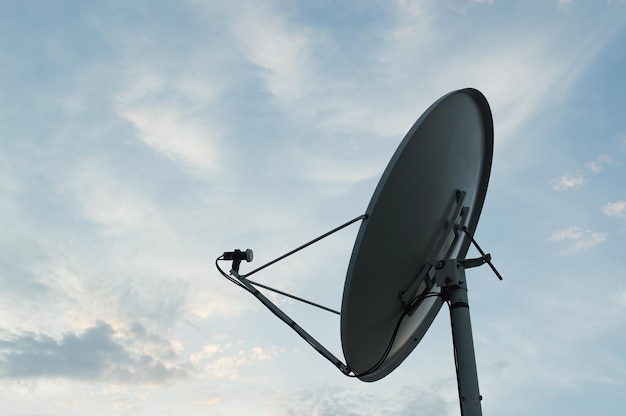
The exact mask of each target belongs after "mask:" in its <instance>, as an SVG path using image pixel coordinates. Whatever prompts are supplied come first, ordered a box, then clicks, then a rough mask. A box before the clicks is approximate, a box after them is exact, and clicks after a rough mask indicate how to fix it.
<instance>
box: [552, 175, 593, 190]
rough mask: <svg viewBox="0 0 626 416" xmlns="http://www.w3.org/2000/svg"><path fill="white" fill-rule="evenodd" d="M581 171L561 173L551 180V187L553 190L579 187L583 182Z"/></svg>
mask: <svg viewBox="0 0 626 416" xmlns="http://www.w3.org/2000/svg"><path fill="white" fill-rule="evenodd" d="M585 182H586V181H585V179H584V177H583V175H582V173H576V174H574V175H563V176H561V177H559V178H558V179H554V180H553V181H552V185H551V188H552V189H553V190H555V191H567V190H568V189H581V188H582V187H583V185H584V184H585Z"/></svg>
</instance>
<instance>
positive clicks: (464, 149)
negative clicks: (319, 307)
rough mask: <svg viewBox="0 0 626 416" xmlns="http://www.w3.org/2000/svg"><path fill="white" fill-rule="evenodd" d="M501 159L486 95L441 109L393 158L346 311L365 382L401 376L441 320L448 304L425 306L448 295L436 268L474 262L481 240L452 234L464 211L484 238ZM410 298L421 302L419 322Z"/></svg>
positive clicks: (355, 361) (348, 345)
mask: <svg viewBox="0 0 626 416" xmlns="http://www.w3.org/2000/svg"><path fill="white" fill-rule="evenodd" d="M492 154H493V122H492V118H491V111H490V109H489V104H488V103H487V100H486V98H485V97H484V96H483V95H482V94H481V93H480V92H479V91H477V90H475V89H464V90H459V91H455V92H452V93H450V94H448V95H446V96H444V97H442V98H441V99H439V100H438V101H437V102H435V103H434V104H433V105H431V106H430V108H429V109H428V110H426V112H425V113H424V114H423V115H422V116H421V117H420V118H419V119H418V120H417V121H416V122H415V124H414V125H413V127H412V128H411V129H410V130H409V132H408V133H407V135H406V136H405V138H404V140H403V141H402V142H401V143H400V145H399V146H398V149H397V150H396V152H395V154H394V155H393V157H392V158H391V161H390V162H389V164H388V165H387V168H386V169H385V171H384V173H383V175H382V177H381V179H380V181H379V183H378V186H377V187H376V190H375V192H374V195H373V196H372V199H371V201H370V203H369V206H368V207H367V211H366V215H368V218H367V221H363V222H362V223H361V228H360V229H359V233H358V235H357V238H356V242H355V245H354V249H353V251H352V257H351V259H350V263H349V266H348V273H347V277H346V282H345V286H344V292H343V301H342V306H341V343H342V347H343V353H344V356H345V358H346V361H347V364H348V366H349V367H350V368H352V369H353V371H354V372H355V374H357V375H358V377H359V378H360V379H361V380H364V381H374V380H377V379H380V378H382V377H384V376H386V375H387V374H389V373H390V372H391V371H392V370H393V369H395V368H396V367H397V366H398V365H399V364H400V363H401V362H402V361H403V360H404V359H405V358H406V357H407V356H408V355H409V353H410V352H411V351H412V350H413V348H415V346H416V345H417V344H418V342H419V341H420V340H421V338H422V336H423V335H424V333H425V332H426V330H427V329H428V327H429V326H430V324H431V323H432V321H433V319H434V318H435V316H436V315H437V312H438V311H439V309H440V308H441V305H442V304H443V299H442V297H441V296H428V297H424V298H423V299H418V297H419V296H420V295H425V294H427V293H433V292H440V291H441V288H440V287H437V285H436V284H435V281H434V276H432V275H430V274H429V273H427V269H429V268H431V266H432V264H430V262H431V261H432V260H433V259H437V260H441V259H464V258H465V255H466V253H467V250H468V248H469V244H470V242H471V240H470V239H469V238H457V239H455V238H454V237H455V235H454V233H452V232H451V230H450V225H451V223H454V221H456V219H455V218H453V217H456V215H454V211H455V210H457V209H458V208H460V206H461V205H463V206H466V207H468V208H469V210H468V211H469V212H468V214H467V215H468V218H465V219H464V222H465V224H464V225H465V226H466V227H467V229H468V232H469V234H470V235H473V234H474V230H475V229H476V224H477V223H478V217H479V216H480V212H481V209H482V206H483V201H484V199H485V193H486V192H487V183H488V181H489V173H490V171H491V159H492ZM459 191H462V192H465V197H464V199H463V201H462V203H458V196H459V195H458V193H459ZM453 243H454V244H453ZM431 274H432V273H431ZM411 287H413V289H411ZM409 290H412V293H408V291H409ZM402 292H404V295H405V298H408V300H409V301H410V300H412V299H417V301H416V305H414V307H415V310H414V311H413V312H412V314H411V316H408V315H405V309H406V307H407V304H408V302H406V301H404V302H403V299H402V297H401V296H400V294H401V293H402ZM400 321H401V322H400ZM398 325H399V328H396V326H398ZM394 331H396V335H395V337H394V336H393V334H394ZM392 338H395V339H394V340H393V345H390V342H391V339H392ZM388 348H389V351H387V349H388ZM386 351H387V352H386ZM383 357H384V358H383ZM381 359H382V361H381Z"/></svg>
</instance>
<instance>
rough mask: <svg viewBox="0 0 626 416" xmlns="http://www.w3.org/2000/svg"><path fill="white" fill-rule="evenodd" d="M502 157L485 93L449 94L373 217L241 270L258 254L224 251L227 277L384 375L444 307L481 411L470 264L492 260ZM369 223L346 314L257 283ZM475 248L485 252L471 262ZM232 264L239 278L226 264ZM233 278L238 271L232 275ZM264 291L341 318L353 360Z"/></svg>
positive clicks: (458, 359)
mask: <svg viewBox="0 0 626 416" xmlns="http://www.w3.org/2000/svg"><path fill="white" fill-rule="evenodd" d="M492 156H493V121H492V118H491V110H490V109H489V104H488V103H487V100H486V98H485V97H484V96H483V95H482V94H481V93H480V92H479V91H478V90H475V89H472V88H467V89H463V90H458V91H454V92H451V93H449V94H447V95H445V96H444V97H442V98H440V99H439V100H438V101H436V102H435V103H434V104H433V105H431V106H430V108H428V110H426V112H425V113H424V114H423V115H422V116H421V117H420V118H419V119H418V120H417V121H416V122H415V124H414V125H413V127H412V128H411V129H410V130H409V132H408V133H407V135H406V136H405V138H404V140H402V142H401V143H400V145H399V146H398V149H397V150H396V152H395V154H394V155H393V157H392V158H391V161H390V162H389V164H388V165H387V168H386V169H385V171H384V173H383V175H382V177H381V179H380V182H379V183H378V186H377V187H376V190H375V191H374V195H373V196H372V199H371V201H370V203H369V206H368V207H367V210H366V212H365V214H363V215H360V216H358V217H356V218H354V219H352V220H350V221H348V222H346V223H345V224H343V225H341V226H339V227H337V228H335V229H333V230H331V231H329V232H327V233H325V234H323V235H321V236H320V237H317V238H316V239H314V240H311V241H309V242H308V243H306V244H303V245H301V246H299V247H297V248H295V249H293V250H292V251H290V252H288V253H286V254H284V255H282V256H280V257H278V258H276V259H274V260H272V261H270V262H268V263H266V264H264V265H262V266H260V267H258V268H256V269H254V270H252V271H251V272H248V273H245V274H240V273H239V268H240V265H241V262H242V261H243V260H246V261H247V262H250V261H252V258H253V255H252V250H246V251H241V250H235V251H229V252H224V254H222V255H221V256H219V257H218V258H217V259H216V261H215V264H216V266H217V268H218V270H219V271H220V273H221V274H222V275H223V276H224V277H225V278H227V279H228V280H230V281H231V282H233V283H234V284H236V285H238V286H240V287H241V288H243V289H245V290H246V291H248V292H250V293H251V294H252V295H254V296H255V297H256V298H257V299H259V301H261V303H263V304H264V305H265V306H266V307H267V308H268V309H270V310H271V311H272V312H273V313H274V314H275V315H276V316H277V317H278V318H279V319H281V320H282V321H283V322H285V323H286V324H287V325H289V326H290V327H291V328H292V329H293V330H294V331H295V332H296V333H298V335H300V336H301V337H302V338H303V339H304V340H305V341H306V342H308V343H309V344H310V345H311V346H312V347H313V348H314V349H316V350H317V351H318V352H319V353H320V354H321V355H323V356H324V357H325V358H326V359H328V360H329V361H330V362H332V363H333V364H334V365H335V366H336V367H337V368H338V369H339V370H340V371H341V372H343V373H344V374H346V375H348V376H351V377H358V378H359V379H360V380H362V381H375V380H379V379H381V378H383V377H385V376H386V375H388V374H389V373H391V372H392V371H393V370H394V369H395V368H396V367H398V366H399V365H400V364H401V363H402V361H404V359H405V358H406V357H407V356H408V355H409V354H410V353H411V351H413V349H414V348H415V346H416V345H417V344H418V343H419V341H420V340H421V339H422V337H423V336H424V334H425V333H426V331H427V330H428V328H429V327H430V325H431V323H432V322H433V320H434V319H435V316H436V315H437V313H438V312H439V310H440V308H441V306H442V304H443V303H444V302H447V303H448V304H449V306H450V321H451V327H452V339H453V349H454V359H455V367H456V371H457V385H458V389H459V402H460V405H461V414H463V415H464V416H479V415H481V414H482V411H481V406H480V400H481V399H482V397H481V396H480V394H479V390H478V375H477V371H476V359H475V355H474V343H473V339H472V330H471V323H470V315H469V303H468V298H467V283H466V280H467V279H466V278H465V269H467V268H470V267H476V266H480V265H483V264H485V263H487V264H489V266H490V267H491V269H492V270H493V271H494V273H495V274H496V275H497V276H498V278H500V279H502V277H501V276H500V274H499V273H498V271H497V270H496V269H495V268H494V267H493V265H492V264H491V256H490V255H489V254H485V253H484V252H483V251H482V249H481V248H480V247H479V246H478V244H477V243H476V241H475V240H474V237H473V235H474V232H475V230H476V225H477V223H478V218H479V217H480V212H481V210H482V207H483V202H484V200H485V194H486V192H487V184H488V182H489V174H490V171H491V159H492ZM357 221H362V222H361V228H360V229H359V232H358V235H357V238H356V242H355V244H354V248H353V251H352V256H351V258H350V263H349V265H348V271H347V276H346V282H345V286H344V291H343V299H342V305H341V312H338V311H335V310H333V309H330V308H327V307H325V306H322V305H319V304H316V303H314V302H311V301H308V300H306V299H303V298H300V297H297V296H294V295H291V294H289V293H285V292H282V291H280V290H277V289H273V288H271V287H269V286H266V285H263V284H260V283H256V282H253V281H252V280H249V279H248V277H249V276H251V275H252V274H254V273H256V272H258V271H261V270H263V269H265V268H266V267H269V266H271V265H273V264H274V263H276V262H278V261H280V260H283V259H284V258H286V257H289V256H291V255H292V254H294V253H296V252H298V251H300V250H302V249H304V248H306V247H308V246H310V245H311V244H314V243H316V242H318V241H320V240H321V239H323V238H325V237H327V236H329V235H331V234H333V233H335V232H337V231H339V230H341V229H343V228H345V227H347V226H349V225H350V224H353V223H355V222H357ZM470 244H474V245H475V247H476V248H477V250H478V251H479V252H480V254H481V257H478V258H472V259H466V255H467V251H468V249H469V245H470ZM223 260H230V261H232V269H231V271H230V275H228V274H226V273H225V272H224V270H222V269H221V268H220V266H219V264H218V262H219V261H223ZM231 276H232V277H231ZM258 288H262V289H266V290H271V291H274V292H276V293H279V294H281V295H284V296H289V297H291V298H293V299H296V300H298V301H303V302H306V303H308V304H310V305H313V306H316V307H320V308H322V309H325V310H327V311H330V312H334V313H337V314H340V315H341V324H340V326H341V345H342V349H343V354H344V357H345V359H346V363H345V364H344V363H343V362H342V361H341V360H339V359H338V358H337V357H336V356H335V355H334V354H333V353H332V352H330V351H329V350H327V349H326V348H325V347H324V346H323V345H321V344H320V343H319V342H318V341H317V340H316V339H315V338H313V337H312V336H311V335H310V334H309V333H308V332H306V331H305V330H304V329H303V328H302V327H300V326H299V325H298V324H297V323H296V322H294V321H293V319H291V318H290V317H289V316H288V315H287V314H286V313H285V312H283V311H282V310H281V309H280V308H279V307H278V306H277V305H275V304H274V303H273V302H272V301H271V300H270V299H269V298H267V297H266V296H265V295H263V294H262V293H261V291H260V290H259V289H258Z"/></svg>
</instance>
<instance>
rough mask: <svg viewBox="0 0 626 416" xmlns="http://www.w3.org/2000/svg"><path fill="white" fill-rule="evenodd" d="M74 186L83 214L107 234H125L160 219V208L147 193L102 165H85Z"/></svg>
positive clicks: (72, 186)
mask: <svg viewBox="0 0 626 416" xmlns="http://www.w3.org/2000/svg"><path fill="white" fill-rule="evenodd" d="M70 186H71V188H72V189H73V191H74V195H75V198H76V200H77V201H78V204H79V206H80V208H81V210H82V213H83V215H84V216H85V217H86V218H87V219H88V220H90V221H93V222H95V223H98V224H100V225H102V226H103V227H104V230H105V233H107V234H111V235H123V234H126V233H128V232H130V231H132V230H136V229H138V228H141V227H146V226H148V225H152V226H154V225H155V223H156V222H157V221H159V213H158V209H157V208H156V206H155V205H154V204H153V203H152V202H151V201H150V200H149V199H148V198H147V197H146V196H145V195H142V193H141V192H140V191H139V190H137V189H134V188H133V187H132V186H131V185H129V184H128V183H125V182H123V181H121V180H120V179H119V178H116V177H114V176H112V175H110V174H108V173H107V172H105V171H103V170H101V169H100V168H99V167H95V166H90V165H89V164H87V163H85V164H83V167H82V168H81V169H79V170H78V171H77V173H76V174H75V177H74V178H73V182H72V183H71V184H70Z"/></svg>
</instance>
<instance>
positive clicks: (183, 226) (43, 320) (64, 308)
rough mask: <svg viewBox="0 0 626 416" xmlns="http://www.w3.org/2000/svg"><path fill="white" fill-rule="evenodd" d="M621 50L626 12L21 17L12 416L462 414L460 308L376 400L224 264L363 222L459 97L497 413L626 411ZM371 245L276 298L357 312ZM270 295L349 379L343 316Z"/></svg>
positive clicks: (166, 6)
mask: <svg viewBox="0 0 626 416" xmlns="http://www.w3.org/2000/svg"><path fill="white" fill-rule="evenodd" d="M624 44H626V2H624V1H623V0H621V1H620V0H608V1H605V0H593V1H591V0H588V1H583V0H558V1H557V0H511V1H503V0H491V1H490V0H443V1H434V0H432V1H429V0H416V1H408V0H403V1H399V0H398V1H388V2H386V1H385V2H383V1H370V0H360V1H356V0H354V1H350V0H345V1H337V2H330V1H317V2H307V1H297V0H290V1H287V0H285V1H278V0H276V1H274V0H256V1H245V0H242V1H231V2H220V1H200V0H196V1H194V0H179V1H164V0H152V1H148V0H136V1H132V2H127V1H120V0H112V1H99V0H96V1H90V2H82V1H63V0H59V1H55V2H47V1H35V0H26V1H19V2H18V1H10V0H2V1H0V64H1V70H0V317H2V318H1V320H0V403H2V404H1V405H0V408H1V409H2V411H1V413H2V414H3V415H11V416H13V415H15V416H26V415H38V416H44V415H46V416H47V415H84V414H90V415H151V416H152V415H174V414H175V415H207V414H210V415H224V416H230V415H241V414H254V415H276V416H300V415H318V416H327V415H328V416H330V415H339V416H360V415H372V414H387V415H399V416H402V415H407V416H408V415H440V416H444V415H445V416H447V415H458V414H459V406H458V400H457V392H456V380H455V373H454V359H453V355H452V342H451V334H450V322H449V316H448V313H447V311H446V310H445V307H444V308H443V309H442V310H441V312H440V313H439V315H438V316H437V318H436V319H435V321H434V323H433V325H432V326H431V328H430V330H429V331H428V333H427V334H426V335H425V337H424V338H423V340H422V341H421V343H420V344H419V345H418V346H417V348H416V349H415V350H414V351H413V353H412V354H411V355H410V356H409V357H408V358H407V359H406V361H405V362H404V363H403V364H402V365H401V366H400V367H398V368H397V369H396V370H395V371H394V372H392V373H391V374H390V375H388V376H387V377H385V378H383V379H382V380H380V381H377V382H373V383H364V382H361V381H358V380H355V379H351V378H347V377H345V376H344V375H342V374H341V373H340V372H339V371H338V370H337V369H336V368H335V367H334V366H332V364H330V363H329V362H327V361H326V360H325V359H324V358H323V357H321V356H319V355H318V354H317V353H316V352H315V351H314V350H313V349H312V348H310V346H308V345H307V344H306V343H305V342H304V341H303V340H302V339H300V337H299V336H298V335H297V334H295V333H294V332H292V331H291V330H290V328H288V327H287V326H286V325H285V324H284V323H283V322H281V321H279V320H278V319H276V318H275V317H274V315H273V314H272V313H271V312H269V311H268V310H266V309H265V308H264V307H263V305H261V304H260V303H259V302H258V301H257V300H256V299H255V298H254V297H252V296H250V295H249V294H248V293H246V292H244V291H242V290H241V289H240V288H238V287H236V286H234V285H233V284H231V283H230V282H228V281H227V280H226V279H224V278H222V277H221V276H220V275H219V273H218V272H217V271H216V269H215V267H214V260H215V258H216V257H217V256H219V255H220V254H221V253H222V252H224V251H228V250H232V249H234V248H241V249H246V248H251V249H253V250H254V252H255V259H254V262H253V263H250V264H243V265H242V272H245V271H249V270H251V269H252V268H253V267H254V266H255V265H256V266H258V265H261V264H263V263H264V262H266V261H269V260H271V259H273V258H275V257H278V256H279V255H281V254H283V253H285V252H287V251H289V250H291V249H292V248H294V247H296V246H298V245H300V244H302V243H304V242H306V241H308V240H310V239H312V238H314V237H316V236H318V235H320V234H322V233H324V232H326V231H328V230H330V229H331V228H333V227H335V226H337V225H339V224H342V223H343V222H345V221H348V220H350V219H352V218H354V217H356V216H358V215H361V214H362V213H364V212H365V209H366V207H367V204H368V202H369V199H370V197H371V195H372V192H373V191H374V189H375V187H376V184H377V182H378V180H379V178H380V176H381V174H382V172H383V170H384V169H385V166H386V164H387V162H388V161H389V159H390V157H391V156H392V155H393V152H394V151H395V149H396V147H397V146H398V144H399V143H400V142H401V140H402V138H403V137H404V134H405V133H406V132H407V131H408V130H409V128H410V127H411V125H412V124H413V123H414V122H415V120H416V119H417V118H418V117H419V116H420V115H421V114H422V112H423V111H424V110H426V109H427V108H428V106H429V105H430V104H431V103H433V102H434V101H436V100H437V99H438V98H440V97H441V96H443V95H445V94H447V93H448V92H450V91H453V90H456V89H459V88H465V87H473V88H477V89H479V90H480V91H481V92H482V93H483V94H484V95H485V96H486V97H487V99H488V101H489V103H490V106H491V110H492V113H493V119H494V131H495V149H494V157H493V167H492V172H491V180H490V184H489V189H488V192H487V198H486V201H485V205H484V209H483V213H482V216H481V219H480V222H479V224H478V228H477V232H476V235H475V237H476V239H477V241H478V242H479V244H480V245H481V246H482V247H483V249H485V250H486V251H488V252H490V253H491V254H492V256H493V261H494V264H495V265H496V267H497V268H498V269H499V271H500V272H501V273H502V275H503V276H504V280H503V281H501V282H500V281H498V280H497V279H496V278H495V276H493V274H492V273H491V272H490V271H489V269H487V268H486V267H483V268H478V269H473V270H471V271H468V286H469V299H470V304H471V313H472V326H473V331H474V343H475V348H476V360H477V367H478V374H479V382H480V389H481V393H482V395H483V397H484V399H483V402H482V406H483V412H484V414H485V415H496V414H497V415H504V416H517V415H527V414H551V415H555V416H559V415H567V416H574V415H588V414H598V415H601V414H616V413H618V412H620V411H621V409H622V408H623V392H624V390H625V388H626V355H625V354H624V351H626V330H624V328H626V283H625V282H624V278H625V277H626V275H625V273H626V272H625V270H626V256H625V253H626V251H625V250H624V247H626V185H625V184H626V117H625V116H624V112H625V109H626V98H625V97H626V84H625V75H624V74H626V52H625V51H624ZM357 230H358V226H356V225H354V226H352V227H350V228H347V229H345V230H343V231H341V232H339V233H337V234H335V235H333V236H332V237H330V238H328V239H326V240H324V241H322V242H320V243H318V244H316V245H314V246H312V247H310V248H308V249H307V250H305V251H303V252H300V253H298V254H297V255H295V256H293V257H290V258H289V259H288V260H285V261H283V262H281V263H278V264H277V265H276V266H273V267H271V268H269V269H267V270H265V271H263V272H259V273H258V274H257V275H255V280H257V281H260V282H263V283H266V284H268V285H271V286H274V287H277V288H280V289H282V290H286V291H288V292H291V293H294V294H297V295H300V296H304V297H306V298H308V299H311V300H313V301H315V302H319V303H321V304H324V305H326V306H329V307H332V308H334V309H340V307H341V296H342V291H343V283H344V279H345V273H346V268H347V265H348V261H349V257H350V253H351V251H352V246H353V243H354V239H355V237H356V233H357ZM471 254H472V252H471V251H470V255H471ZM270 297H271V299H273V300H274V301H275V302H277V304H278V305H279V306H280V307H281V308H283V309H284V310H285V311H286V312H287V313H289V314H290V315H291V316H292V317H293V319H295V320H296V321H297V322H298V323H299V324H300V325H301V326H302V327H304V328H305V329H306V330H307V331H309V332H310V333H311V334H312V335H313V336H315V337H316V338H317V339H318V340H319V341H320V342H321V343H322V344H324V345H325V346H326V347H327V348H328V349H330V350H331V351H332V352H333V353H334V354H336V355H337V356H339V357H340V358H343V356H342V354H341V343H340V336H339V317H337V316H336V315H333V314H329V313H327V312H324V311H320V310H318V309H315V308H311V307H310V306H308V305H302V304H299V303H297V302H294V301H293V300H290V299H285V298H282V297H279V296H276V295H270Z"/></svg>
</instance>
